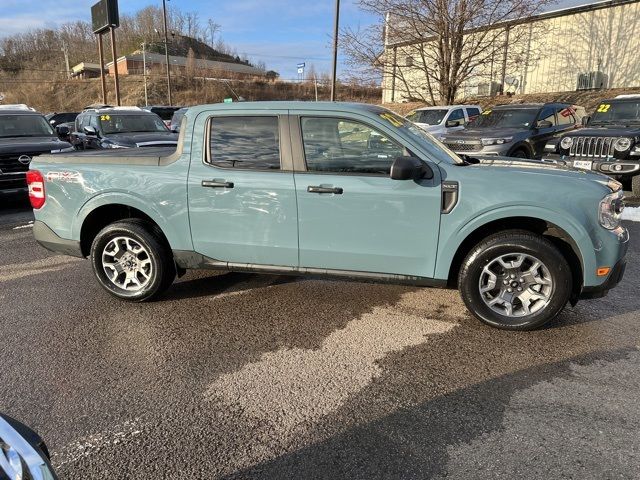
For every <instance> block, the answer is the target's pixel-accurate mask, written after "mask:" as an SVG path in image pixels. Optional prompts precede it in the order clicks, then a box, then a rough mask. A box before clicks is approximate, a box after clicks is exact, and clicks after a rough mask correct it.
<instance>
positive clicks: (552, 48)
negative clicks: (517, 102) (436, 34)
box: [382, 0, 640, 102]
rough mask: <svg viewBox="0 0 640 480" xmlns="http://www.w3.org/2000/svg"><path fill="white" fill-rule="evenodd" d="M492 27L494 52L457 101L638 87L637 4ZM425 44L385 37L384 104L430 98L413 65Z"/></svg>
mask: <svg viewBox="0 0 640 480" xmlns="http://www.w3.org/2000/svg"><path fill="white" fill-rule="evenodd" d="M392 18H393V17H392V16H389V17H388V20H387V21H388V22H390V21H392V20H391V19H392ZM394 28H395V29H396V30H401V29H400V28H398V26H397V25H396V26H395V27H394ZM388 30H389V29H388ZM492 30H496V31H497V32H499V36H497V39H496V40H495V43H497V44H499V48H496V51H495V52H494V53H492V55H491V58H488V59H487V61H486V62H484V63H483V65H482V66H481V67H478V68H477V69H475V70H474V71H473V75H472V76H471V77H469V78H468V79H467V80H466V81H465V82H464V83H463V85H462V86H461V88H460V89H459V91H458V95H459V96H460V97H465V96H475V95H480V96H488V95H492V94H496V93H498V92H499V91H500V90H503V91H504V92H505V93H506V92H510V93H514V94H522V93H541V92H567V91H575V90H581V89H597V88H624V87H637V86H640V61H638V54H637V52H638V50H639V49H640V0H605V1H600V2H595V3H592V4H589V5H585V6H579V7H572V8H566V9H562V10H557V11H552V12H547V13H543V14H540V15H537V16H535V17H531V18H528V19H526V20H523V21H521V22H519V23H518V24H516V25H511V26H508V27H507V26H506V25H505V24H498V25H495V27H492ZM507 32H509V33H508V34H509V37H508V38H509V40H507V41H505V39H507V37H506V35H507ZM469 35H473V33H469ZM429 41H430V40H429V39H427V40H426V42H422V43H420V44H417V43H416V42H407V41H404V42H403V41H394V40H393V39H390V38H387V39H386V42H385V53H384V56H383V61H384V64H385V66H384V74H383V85H382V86H383V100H384V101H385V102H401V101H407V100H426V101H429V100H430V98H429V97H430V95H428V94H427V93H428V92H427V90H428V88H427V84H428V82H427V80H426V74H425V69H424V68H420V62H419V61H416V57H417V56H418V57H419V53H418V52H419V50H418V47H420V48H428V46H429ZM505 58H506V61H505V60H504V59H505ZM503 75H504V83H503V82H502V79H503ZM431 83H432V84H433V83H434V82H431Z"/></svg>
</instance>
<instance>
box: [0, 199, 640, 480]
mask: <svg viewBox="0 0 640 480" xmlns="http://www.w3.org/2000/svg"><path fill="white" fill-rule="evenodd" d="M0 218H3V219H4V220H3V221H2V223H3V225H2V226H0V305H2V308H1V309H0V365H2V376H1V377H0V378H1V379H2V380H1V381H0V411H3V412H4V413H7V414H10V415H12V416H14V417H16V418H18V419H21V420H22V421H25V422H26V423H28V424H29V425H31V426H32V427H34V428H35V429H36V430H38V431H39V432H40V433H41V434H42V436H43V437H44V438H45V439H46V440H47V442H48V444H49V447H50V450H51V451H52V454H53V464H54V466H55V467H56V468H57V470H58V472H59V474H60V476H61V478H64V479H107V478H132V479H138V478H140V479H149V478H174V479H193V478H207V479H209V478H242V479H245V478H260V479H263V478H264V479H267V478H268V479H272V478H282V479H291V478H300V479H310V478H327V479H338V478H349V479H377V478H380V479H383V478H384V479H387V478H399V479H414V478H415V479H424V478H456V479H468V478H505V479H506V478H509V479H513V478H527V479H529V478H541V479H542V478H545V479H546V478H576V479H578V478H579V479H587V478H598V479H600V478H638V472H639V471H640V440H638V438H639V435H638V434H639V428H638V427H639V420H638V419H639V418H640V406H639V405H640V404H639V403H638V402H637V401H636V399H637V398H638V396H640V381H639V376H638V374H637V372H638V369H639V367H640V352H639V351H638V345H639V338H640V337H639V333H640V326H639V322H640V298H639V297H638V295H637V292H638V290H637V284H636V282H637V279H638V278H639V275H640V261H639V260H640V258H639V257H640V241H639V240H638V238H640V223H631V222H628V223H627V226H628V227H629V228H630V229H631V233H632V246H631V249H630V252H629V257H628V258H629V267H628V271H627V274H626V277H625V280H624V282H623V283H622V284H621V285H620V286H619V287H618V288H617V289H615V290H614V291H612V292H611V293H610V295H609V296H608V297H606V298H604V299H600V300H592V301H583V302H580V303H579V304H578V305H577V306H576V307H573V308H572V307H567V309H566V310H565V311H564V313H563V314H562V315H561V317H560V318H559V320H558V321H556V322H554V323H553V324H552V325H551V326H549V327H548V328H546V329H544V330H541V331H537V332H530V333H509V332H502V331H498V330H494V329H491V328H488V327H485V326H483V325H481V324H480V323H479V322H477V321H476V320H474V319H473V318H471V317H470V316H469V314H468V312H467V311H466V310H465V308H464V306H463V304H462V301H461V300H460V298H459V295H458V293H457V292H455V291H446V290H430V289H418V288H411V287H400V286H388V285H375V284H368V283H348V282H330V281H323V280H318V279H296V278H293V277H282V276H266V275H250V274H214V273H211V272H206V271H194V272H189V273H188V274H187V275H186V276H185V277H183V278H182V279H180V280H179V281H178V282H177V283H176V284H175V285H174V286H173V288H172V289H171V290H170V292H169V293H168V294H167V295H166V296H165V297H164V298H163V299H161V300H159V301H157V302H154V303H149V304H130V303H124V302H120V301H117V300H115V299H113V298H111V297H110V296H109V295H108V294H106V293H105V292H103V291H102V289H101V288H100V287H99V286H98V285H97V284H96V282H95V281H94V280H93V278H92V274H91V271H90V266H89V264H88V262H86V261H82V260H75V259H71V258H68V257H62V256H58V255H54V254H50V253H48V252H46V251H45V250H43V249H42V248H40V247H39V246H37V245H36V244H35V242H34V241H33V239H32V235H31V231H30V228H29V226H28V223H27V222H28V221H29V220H30V217H29V214H28V212H25V211H24V210H21V209H20V208H19V207H16V209H15V210H14V211H11V212H10V213H9V212H7V209H5V211H4V214H3V215H0ZM16 227H22V228H16Z"/></svg>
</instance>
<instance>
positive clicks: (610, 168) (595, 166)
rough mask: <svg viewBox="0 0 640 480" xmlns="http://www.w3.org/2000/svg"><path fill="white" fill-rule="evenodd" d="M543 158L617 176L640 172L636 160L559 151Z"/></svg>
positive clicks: (630, 175) (639, 164) (632, 174)
mask: <svg viewBox="0 0 640 480" xmlns="http://www.w3.org/2000/svg"><path fill="white" fill-rule="evenodd" d="M543 158H544V159H548V160H554V161H556V162H558V163H560V164H561V165H562V164H563V165H566V166H568V167H573V168H577V169H579V170H587V171H592V172H598V173H603V174H605V175H609V176H611V177H615V178H624V177H632V176H634V175H638V174H640V162H639V161H635V160H620V159H617V158H612V159H611V160H606V159H600V158H592V157H567V156H565V155H559V154H557V153H551V154H545V155H544V157H543Z"/></svg>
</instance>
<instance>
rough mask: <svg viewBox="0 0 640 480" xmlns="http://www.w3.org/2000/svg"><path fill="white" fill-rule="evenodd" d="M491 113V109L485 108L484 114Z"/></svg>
mask: <svg viewBox="0 0 640 480" xmlns="http://www.w3.org/2000/svg"><path fill="white" fill-rule="evenodd" d="M490 113H491V110H485V111H484V112H482V115H489V114H490Z"/></svg>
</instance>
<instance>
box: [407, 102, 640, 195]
mask: <svg viewBox="0 0 640 480" xmlns="http://www.w3.org/2000/svg"><path fill="white" fill-rule="evenodd" d="M474 108H475V107H474V106H468V105H454V106H450V107H427V108H422V109H418V110H416V111H414V112H412V113H411V114H410V115H408V116H407V118H408V119H409V120H411V121H413V122H414V123H416V125H418V126H420V127H422V128H423V129H425V130H426V131H428V132H430V133H432V134H433V135H434V136H436V137H437V138H438V139H439V140H441V141H442V143H443V144H444V145H445V146H446V147H448V148H449V149H450V150H452V151H453V152H455V153H456V154H458V155H460V156H463V157H484V156H506V157H515V158H521V159H538V160H540V159H543V158H544V159H547V160H552V161H555V162H557V163H560V164H563V165H566V166H570V167H573V168H579V169H583V170H592V171H597V172H600V173H604V174H607V175H609V176H611V177H613V178H615V179H617V180H620V181H621V182H622V183H623V184H624V186H625V187H626V188H628V189H629V190H632V191H633V193H634V195H636V196H640V95H620V96H618V97H616V98H613V99H609V100H604V101H602V102H601V103H600V104H599V105H598V107H596V111H595V112H594V113H593V115H592V116H588V115H587V113H586V110H585V109H584V108H583V107H580V106H577V105H571V104H568V103H544V104H537V103H536V104H505V105H497V106H495V107H492V108H488V109H485V110H484V111H482V113H481V114H480V115H478V116H477V117H476V118H473V117H472V116H471V113H472V112H474V111H475V110H473V109H474Z"/></svg>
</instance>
